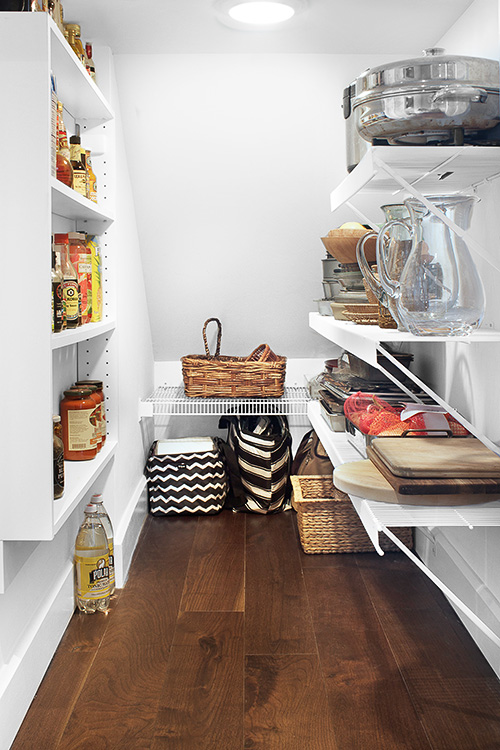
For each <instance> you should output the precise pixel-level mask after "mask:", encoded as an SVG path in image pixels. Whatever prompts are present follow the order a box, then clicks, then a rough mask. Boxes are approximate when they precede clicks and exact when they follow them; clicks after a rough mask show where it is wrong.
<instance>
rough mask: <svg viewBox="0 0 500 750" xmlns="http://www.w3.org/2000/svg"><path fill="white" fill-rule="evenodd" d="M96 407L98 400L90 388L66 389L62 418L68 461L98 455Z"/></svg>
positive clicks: (83, 459)
mask: <svg viewBox="0 0 500 750" xmlns="http://www.w3.org/2000/svg"><path fill="white" fill-rule="evenodd" d="M95 409H96V401H95V399H94V398H92V393H91V391H90V390H88V389H85V388H78V389H77V388H75V389H73V390H71V389H70V390H67V391H64V398H63V400H62V401H61V420H62V427H63V444H64V458H65V459H66V461H88V460H89V459H91V458H94V457H95V456H96V454H97V444H96V436H95ZM93 422H94V423H93Z"/></svg>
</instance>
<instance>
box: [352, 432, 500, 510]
mask: <svg viewBox="0 0 500 750" xmlns="http://www.w3.org/2000/svg"><path fill="white" fill-rule="evenodd" d="M393 439H394V441H396V440H398V438H393ZM410 439H411V440H414V441H415V442H416V441H417V440H420V438H410ZM433 439H435V440H437V439H438V438H433ZM446 439H448V440H452V439H453V438H445V440H446ZM459 439H460V438H457V440H459ZM376 442H377V441H376V440H374V441H373V443H376ZM373 443H372V445H369V446H368V447H367V449H366V452H367V455H368V458H369V459H370V461H372V463H373V464H374V465H375V466H376V467H377V469H378V470H379V472H380V473H381V474H382V475H383V476H384V477H385V478H386V479H387V481H388V482H389V484H390V485H391V487H392V488H393V489H394V490H395V491H396V492H397V493H398V495H404V496H405V497H409V496H412V495H460V494H467V495H471V494H476V493H479V494H482V495H483V499H482V500H480V501H478V502H486V501H485V499H484V495H486V494H496V495H498V494H500V478H499V477H470V478H469V477H429V478H423V477H416V478H413V477H398V476H396V475H395V474H393V473H392V472H391V471H390V470H389V469H388V468H387V466H386V465H385V463H384V462H383V461H381V459H380V458H379V456H378V455H377V454H376V453H375V451H374V450H373ZM403 502H408V501H407V500H405V501H403ZM457 504H458V500H457Z"/></svg>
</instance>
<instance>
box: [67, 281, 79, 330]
mask: <svg viewBox="0 0 500 750" xmlns="http://www.w3.org/2000/svg"><path fill="white" fill-rule="evenodd" d="M79 298H80V289H79V287H78V283H77V282H76V281H75V280H74V279H65V280H64V281H63V300H64V311H65V314H66V323H67V325H69V326H71V324H72V323H73V325H75V324H77V323H78V320H79V318H80V303H79Z"/></svg>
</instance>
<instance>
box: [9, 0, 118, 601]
mask: <svg viewBox="0 0 500 750" xmlns="http://www.w3.org/2000/svg"><path fill="white" fill-rule="evenodd" d="M0 21H1V23H0V50H1V54H0V92H1V94H2V100H3V101H5V102H9V106H10V107H11V110H12V112H15V113H16V115H15V117H4V118H1V119H0V144H2V146H1V154H2V169H3V176H4V179H3V180H2V183H1V185H0V201H1V203H2V206H3V209H4V222H3V224H2V231H3V239H4V244H5V246H6V247H10V248H13V252H11V253H7V254H6V256H5V259H4V261H5V263H4V273H5V275H6V277H8V278H17V277H18V275H19V263H22V267H23V269H24V272H23V274H22V277H23V281H22V302H23V303H22V304H20V297H19V285H14V284H10V285H7V286H6V289H5V290H4V302H5V309H6V310H7V311H9V312H10V313H11V314H12V315H11V320H10V322H7V316H4V317H5V318H6V320H5V321H4V322H5V323H6V325H4V326H3V329H2V338H3V344H4V349H5V351H6V352H8V353H9V365H10V366H9V367H5V368H4V369H3V372H2V388H3V392H4V393H8V394H9V398H8V399H7V400H6V403H5V405H4V411H5V412H6V418H7V425H21V426H22V427H23V430H24V433H23V434H24V437H25V443H24V444H23V445H22V446H21V447H22V448H23V450H20V446H19V444H18V441H12V440H8V439H7V440H6V441H5V445H4V447H3V449H2V452H3V455H4V459H5V465H6V466H9V471H8V472H4V473H3V475H2V481H1V489H2V496H3V497H6V498H7V497H8V498H9V502H8V503H3V504H2V505H0V529H1V533H0V536H1V539H2V542H0V592H3V591H4V590H5V587H6V586H7V585H8V582H9V578H8V570H9V564H10V562H9V560H10V558H9V557H5V556H6V555H8V554H9V552H7V551H6V550H10V549H12V546H11V545H10V546H9V545H8V544H6V543H7V542H10V541H16V542H17V541H42V540H51V539H53V538H54V536H55V534H56V533H57V532H58V531H59V530H60V529H61V528H62V526H63V525H64V523H65V522H66V520H67V519H68V518H69V516H70V515H71V513H72V512H73V511H74V510H75V509H76V508H77V506H78V504H79V503H80V502H81V501H82V500H83V499H84V496H85V494H86V492H87V491H89V490H90V489H91V488H92V486H93V484H94V483H95V482H96V481H98V480H99V479H102V480H103V481H104V477H105V476H107V472H105V469H106V467H109V466H110V465H111V464H112V462H113V457H114V455H115V453H116V449H117V435H118V430H117V399H116V393H117V388H116V384H117V364H116V346H117V343H116V335H115V331H116V320H115V304H114V279H115V272H114V268H115V257H114V256H115V252H114V247H113V246H114V236H115V231H114V227H113V226H112V225H113V220H114V208H113V206H114V174H115V164H114V160H115V141H114V122H113V120H114V112H113V109H112V107H111V106H110V104H109V103H108V102H107V100H106V97H105V96H104V94H103V93H102V91H101V90H100V89H99V87H98V86H96V84H95V83H94V81H92V80H91V78H90V76H89V75H88V73H87V72H86V71H85V69H84V68H83V66H82V65H81V63H80V62H79V61H78V60H77V58H76V56H75V54H74V53H73V51H72V49H71V48H70V46H69V44H68V43H67V41H66V40H65V39H64V36H63V35H62V34H61V32H60V31H59V29H58V28H57V26H56V25H55V23H54V22H53V20H52V18H51V17H50V16H49V14H47V13H11V12H3V13H0ZM52 75H53V76H54V79H55V81H56V86H57V97H58V99H59V100H60V101H61V102H62V103H63V107H64V121H65V124H66V126H67V128H68V131H69V132H68V134H71V133H74V132H75V130H74V128H75V126H76V124H78V125H80V127H81V131H82V143H83V145H84V146H85V145H86V141H85V140H84V139H85V138H86V137H88V139H89V140H88V143H89V146H88V148H90V149H91V150H92V152H93V153H94V148H95V147H94V145H90V143H91V141H92V144H94V143H97V142H99V144H100V146H102V147H101V148H99V150H97V149H96V150H95V154H96V161H97V164H96V163H94V170H95V172H96V174H97V177H98V201H99V202H98V203H97V204H96V203H94V202H92V201H90V200H88V199H87V198H85V197H83V196H80V195H79V194H77V193H76V192H75V191H73V190H71V189H70V188H69V187H67V186H66V185H63V184H62V183H61V182H59V181H58V180H57V179H56V178H55V177H53V176H52V175H51V163H52V158H51V157H52V150H51V145H52V144H53V140H52V131H51V111H52V107H51V104H52V98H51V76H52ZM104 79H105V76H103V80H104ZM26 144H29V148H26ZM104 177H105V179H104ZM69 231H82V232H86V233H87V234H95V235H99V236H100V238H101V252H102V257H103V266H104V267H105V270H104V284H103V291H104V297H105V300H104V314H103V320H102V321H100V322H95V323H88V324H86V325H84V326H81V327H79V328H76V329H74V330H68V331H64V332H62V333H59V334H54V333H52V332H51V326H50V319H51V297H50V287H51V274H50V266H51V263H50V260H51V234H52V233H53V232H69ZM14 323H15V324H14ZM78 378H81V379H83V378H99V379H103V380H104V383H105V386H104V387H105V393H106V406H107V413H108V419H109V423H108V427H109V430H108V436H107V440H106V444H105V446H104V447H103V448H102V450H101V451H100V453H99V454H98V456H97V457H96V458H94V459H93V460H91V461H82V462H65V468H66V473H67V482H66V487H65V492H64V495H63V497H62V498H60V499H59V500H54V499H53V476H52V414H53V413H57V412H58V408H59V399H60V396H61V393H62V391H63V390H64V388H67V387H68V385H69V384H70V383H71V382H73V381H74V380H76V379H78ZM8 432H9V431H7V433H8ZM32 477H36V482H33V483H32V482H31V479H32Z"/></svg>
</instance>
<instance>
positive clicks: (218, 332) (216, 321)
mask: <svg viewBox="0 0 500 750" xmlns="http://www.w3.org/2000/svg"><path fill="white" fill-rule="evenodd" d="M212 321H213V322H214V323H217V346H216V348H215V354H210V349H209V348H208V342H207V326H208V324H209V323H211V322H212ZM221 338H222V324H221V322H220V320H219V318H208V320H206V321H205V325H204V326H203V343H204V344H205V352H206V355H207V357H210V358H211V359H213V357H218V356H219V354H220V341H221Z"/></svg>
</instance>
